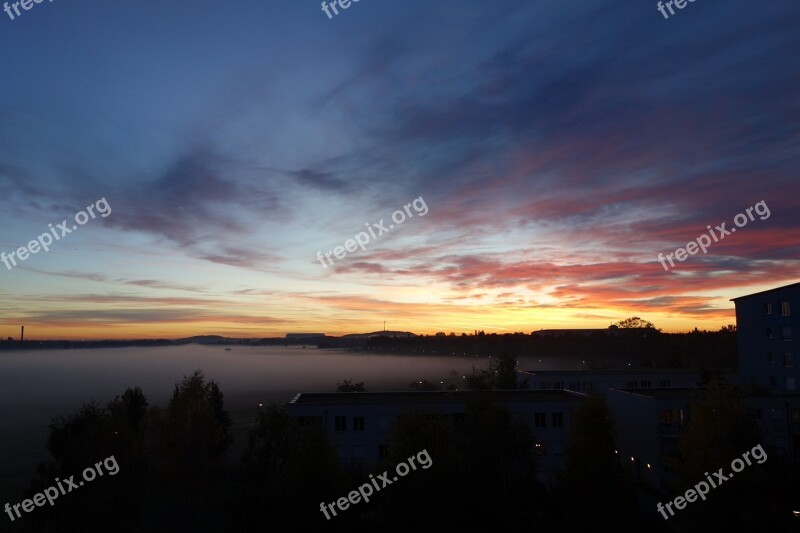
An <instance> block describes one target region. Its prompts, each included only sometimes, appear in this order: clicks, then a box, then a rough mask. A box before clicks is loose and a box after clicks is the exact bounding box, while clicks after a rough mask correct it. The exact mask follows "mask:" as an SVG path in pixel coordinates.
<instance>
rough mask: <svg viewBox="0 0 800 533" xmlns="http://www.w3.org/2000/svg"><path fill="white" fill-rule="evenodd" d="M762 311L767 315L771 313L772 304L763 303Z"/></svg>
mask: <svg viewBox="0 0 800 533" xmlns="http://www.w3.org/2000/svg"><path fill="white" fill-rule="evenodd" d="M764 313H765V314H767V315H771V314H772V304H770V303H766V304H764Z"/></svg>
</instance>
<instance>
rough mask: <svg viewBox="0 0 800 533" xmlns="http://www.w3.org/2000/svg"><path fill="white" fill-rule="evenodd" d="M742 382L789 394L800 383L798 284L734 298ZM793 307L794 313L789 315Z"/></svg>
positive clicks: (799, 298)
mask: <svg viewBox="0 0 800 533" xmlns="http://www.w3.org/2000/svg"><path fill="white" fill-rule="evenodd" d="M732 301H733V303H734V304H735V305H736V325H737V337H738V340H739V374H740V376H741V383H742V384H743V385H745V384H752V385H756V386H759V387H764V388H767V389H769V390H771V391H773V392H792V391H796V390H797V385H798V382H800V372H799V371H800V365H795V362H794V360H795V358H796V357H797V356H798V353H797V349H796V347H795V340H794V338H793V333H794V332H800V283H793V284H791V285H786V286H783V287H778V288H776V289H771V290H768V291H763V292H757V293H754V294H749V295H747V296H740V297H739V298H734V299H733V300H732ZM792 304H794V311H795V312H794V314H792Z"/></svg>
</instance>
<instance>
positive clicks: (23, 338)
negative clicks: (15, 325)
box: [19, 326, 25, 342]
mask: <svg viewBox="0 0 800 533" xmlns="http://www.w3.org/2000/svg"><path fill="white" fill-rule="evenodd" d="M24 340H25V326H22V330H21V331H20V332H19V341H20V342H22V341H24Z"/></svg>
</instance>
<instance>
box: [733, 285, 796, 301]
mask: <svg viewBox="0 0 800 533" xmlns="http://www.w3.org/2000/svg"><path fill="white" fill-rule="evenodd" d="M796 287H800V282H797V283H790V284H789V285H784V286H783V287H775V288H774V289H767V290H766V291H761V292H754V293H753V294H746V295H744V296H739V297H738V298H731V301H732V302H735V301H736V300H744V299H745V298H752V297H753V296H761V295H763V294H768V293H770V292H777V291H782V290H785V289H794V288H796Z"/></svg>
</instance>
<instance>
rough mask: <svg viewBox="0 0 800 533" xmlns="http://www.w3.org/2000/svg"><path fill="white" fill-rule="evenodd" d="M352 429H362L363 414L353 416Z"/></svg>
mask: <svg viewBox="0 0 800 533" xmlns="http://www.w3.org/2000/svg"><path fill="white" fill-rule="evenodd" d="M353 431H364V417H363V416H354V417H353Z"/></svg>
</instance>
